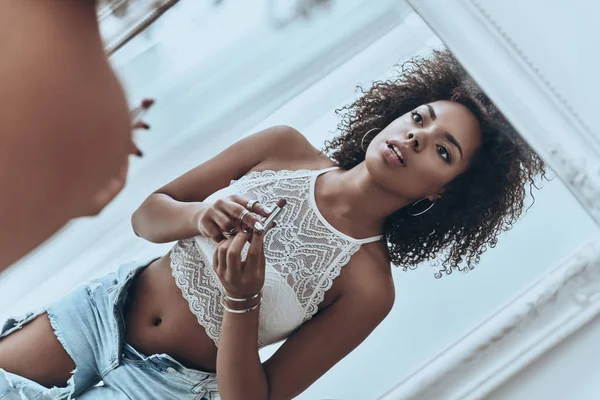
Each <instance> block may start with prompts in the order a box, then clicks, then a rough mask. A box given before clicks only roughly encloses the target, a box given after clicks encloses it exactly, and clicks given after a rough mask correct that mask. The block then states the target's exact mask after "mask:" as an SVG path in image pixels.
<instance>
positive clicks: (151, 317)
mask: <svg viewBox="0 0 600 400" xmlns="http://www.w3.org/2000/svg"><path fill="white" fill-rule="evenodd" d="M170 262H171V259H170V257H169V255H166V256H164V257H162V258H160V259H158V260H156V261H154V262H153V263H152V264H150V265H149V266H148V267H147V268H146V269H144V271H143V272H142V273H141V274H140V275H139V276H138V277H137V278H136V280H135V281H134V282H133V283H132V285H131V287H130V289H129V296H128V301H127V304H126V309H125V321H126V324H127V332H126V341H127V343H129V344H130V345H131V346H133V347H134V348H136V349H137V350H138V351H140V352H142V353H144V354H146V355H151V354H163V353H164V354H168V355H169V356H171V357H173V358H174V359H176V360H177V361H179V362H180V363H181V364H183V365H184V366H186V367H188V368H194V369H198V370H201V371H209V372H215V371H216V361H217V347H216V345H215V343H214V341H213V340H212V339H211V338H210V337H209V336H208V334H207V333H206V331H205V330H204V327H202V325H200V324H199V323H198V320H197V318H196V316H195V315H194V314H193V313H192V312H191V310H190V308H189V305H188V302H187V300H186V299H185V298H184V297H183V295H182V293H181V290H180V289H179V288H178V287H177V285H176V284H175V278H173V275H172V274H171V265H170Z"/></svg>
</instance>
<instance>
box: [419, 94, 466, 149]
mask: <svg viewBox="0 0 600 400" xmlns="http://www.w3.org/2000/svg"><path fill="white" fill-rule="evenodd" d="M426 106H427V109H428V110H429V115H430V116H431V119H432V120H433V121H435V120H436V119H437V115H436V114H435V110H434V109H433V107H431V105H429V104H426ZM444 135H445V136H446V139H448V141H449V142H450V143H452V144H453V145H454V146H456V148H457V149H458V152H459V153H460V158H463V150H462V147H461V146H460V143H458V140H456V138H455V137H454V136H452V134H450V132H448V131H446V132H444Z"/></svg>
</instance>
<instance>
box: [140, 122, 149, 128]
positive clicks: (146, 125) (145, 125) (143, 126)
mask: <svg viewBox="0 0 600 400" xmlns="http://www.w3.org/2000/svg"><path fill="white" fill-rule="evenodd" d="M142 128H144V129H150V125H148V124H147V123H145V122H144V123H143V125H142Z"/></svg>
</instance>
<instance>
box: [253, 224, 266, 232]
mask: <svg viewBox="0 0 600 400" xmlns="http://www.w3.org/2000/svg"><path fill="white" fill-rule="evenodd" d="M254 229H255V232H257V231H262V230H264V229H265V227H264V225H263V224H261V223H260V222H255V223H254Z"/></svg>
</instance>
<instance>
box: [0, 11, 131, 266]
mask: <svg viewBox="0 0 600 400" xmlns="http://www.w3.org/2000/svg"><path fill="white" fill-rule="evenodd" d="M0 51H1V52H2V56H1V57H0V102H1V103H2V108H1V110H0V190H1V191H2V192H3V193H5V194H6V193H9V194H10V195H3V196H0V221H2V224H1V228H0V271H2V270H3V269H4V268H6V267H7V266H9V265H10V264H12V263H13V262H15V261H17V260H18V259H19V258H20V257H21V256H23V255H25V254H27V253H28V252H29V251H30V250H32V249H33V248H35V247H36V246H37V245H38V244H40V243H41V242H43V241H44V240H46V239H47V238H48V237H49V236H50V235H52V234H53V233H54V232H56V231H57V230H58V229H60V228H61V227H62V226H63V225H64V224H65V223H66V222H67V221H68V220H69V219H71V218H75V217H80V216H87V215H95V214H97V213H99V212H100V211H101V210H102V208H103V207H104V206H105V205H106V204H107V203H108V202H109V201H110V200H112V198H113V197H115V196H116V195H117V193H118V192H119V191H120V190H121V188H122V187H123V185H124V183H125V176H126V171H127V159H128V155H129V154H139V151H138V150H137V148H136V147H135V145H134V144H133V142H132V138H131V121H130V115H129V110H128V107H127V101H126V98H125V94H124V93H123V89H122V87H121V85H120V83H119V82H118V80H117V77H116V76H115V74H114V73H113V71H112V69H111V67H110V65H109V63H108V61H107V59H106V56H105V53H104V46H103V43H102V40H101V38H100V32H99V29H98V23H97V20H96V7H95V2H94V1H92V0H59V1H56V0H45V1H39V0H2V1H0Z"/></svg>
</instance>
